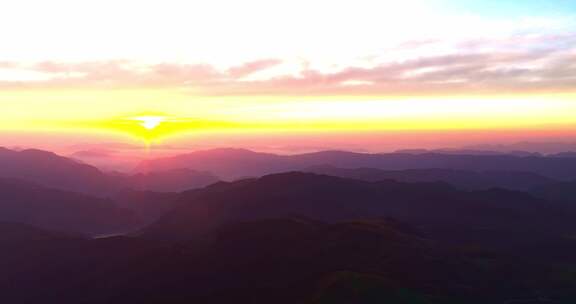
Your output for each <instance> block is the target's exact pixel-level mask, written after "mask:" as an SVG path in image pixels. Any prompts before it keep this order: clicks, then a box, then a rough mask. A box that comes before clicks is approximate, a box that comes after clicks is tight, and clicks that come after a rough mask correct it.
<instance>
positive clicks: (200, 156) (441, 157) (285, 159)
mask: <svg viewBox="0 0 576 304" xmlns="http://www.w3.org/2000/svg"><path fill="white" fill-rule="evenodd" d="M320 165H330V166H335V167H341V168H377V169H385V170H407V169H429V168H437V169H453V170H469V171H519V172H533V173H536V174H540V175H543V176H546V177H548V178H553V179H574V178H576V159H573V158H559V157H543V156H514V155H458V154H456V155H453V154H443V153H426V154H407V153H388V154H368V153H354V152H343V151H323V152H316V153H307V154H299V155H275V154H269V153H257V152H252V151H249V150H239V149H215V150H206V151H197V152H192V153H188V154H183V155H179V156H174V157H167V158H160V159H155V160H150V161H146V162H143V163H142V164H141V165H140V166H139V167H138V170H139V171H141V172H148V171H163V170H171V169H177V168H190V169H194V170H201V171H209V172H213V173H214V174H216V175H217V176H220V177H223V178H228V179H235V178H238V177H242V176H262V175H266V174H271V173H279V172H286V171H294V170H303V169H305V168H308V167H312V166H320Z"/></svg>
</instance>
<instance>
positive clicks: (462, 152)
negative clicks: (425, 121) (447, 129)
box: [394, 149, 542, 156]
mask: <svg viewBox="0 0 576 304" xmlns="http://www.w3.org/2000/svg"><path fill="white" fill-rule="evenodd" d="M394 153H407V154H429V153H435V154H454V155H512V156H542V155H541V154H540V153H537V152H527V151H514V150H512V151H492V150H475V149H432V150H427V149H403V150H397V151H394Z"/></svg>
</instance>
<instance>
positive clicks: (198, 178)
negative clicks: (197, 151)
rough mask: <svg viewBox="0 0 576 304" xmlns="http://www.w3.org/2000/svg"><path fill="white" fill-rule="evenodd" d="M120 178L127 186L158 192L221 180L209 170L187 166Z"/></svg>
mask: <svg viewBox="0 0 576 304" xmlns="http://www.w3.org/2000/svg"><path fill="white" fill-rule="evenodd" d="M119 179H120V181H119V183H120V184H123V186H124V187H125V188H130V189H133V190H147V191H156V192H180V191H184V190H190V189H194V188H201V187H205V186H208V185H210V184H213V183H216V182H218V181H219V179H218V178H217V177H216V176H214V175H212V174H211V173H209V172H201V171H194V170H190V169H185V168H181V169H173V170H166V171H153V172H145V173H137V174H134V175H125V176H121V177H119Z"/></svg>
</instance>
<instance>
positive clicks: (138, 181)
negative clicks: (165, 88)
mask: <svg viewBox="0 0 576 304" xmlns="http://www.w3.org/2000/svg"><path fill="white" fill-rule="evenodd" d="M0 167H1V168H2V170H0V177H4V178H15V179H22V180H27V181H31V182H34V183H37V184H39V185H42V186H46V187H49V188H55V189H61V190H69V191H74V192H82V193H87V194H92V195H97V196H108V195H113V194H114V193H116V192H118V191H120V190H123V189H134V190H150V191H160V192H162V191H165V192H170V191H174V192H177V191H183V190H188V189H194V188H199V187H204V186H206V185H209V184H212V183H214V182H217V181H218V178H217V177H215V176H214V175H212V174H210V173H208V172H199V171H194V170H190V169H176V170H166V171H158V172H151V173H139V174H135V175H127V174H107V173H103V172H102V171H100V170H99V169H97V168H95V167H93V166H90V165H86V164H82V163H80V162H78V161H75V160H73V159H70V158H66V157H62V156H59V155H56V154H54V153H51V152H47V151H41V150H23V151H13V150H8V149H4V148H1V149H0Z"/></svg>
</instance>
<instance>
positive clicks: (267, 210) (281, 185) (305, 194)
mask: <svg viewBox="0 0 576 304" xmlns="http://www.w3.org/2000/svg"><path fill="white" fill-rule="evenodd" d="M180 200H181V203H180V204H179V205H178V206H177V207H176V208H175V209H174V210H173V211H172V212H170V213H168V214H167V215H165V216H164V217H162V218H161V219H160V220H159V221H158V222H156V223H154V224H153V225H151V226H150V227H148V228H147V229H145V230H144V231H143V234H142V235H143V236H145V237H148V238H155V239H205V238H210V234H211V233H212V232H213V230H214V229H215V228H216V227H218V226H220V225H222V224H225V223H227V222H234V221H239V220H252V219H261V218H269V217H285V216H292V215H299V216H305V217H308V218H311V219H315V220H321V221H327V222H334V221H339V220H346V219H352V218H358V217H374V216H387V217H396V218H399V219H402V220H404V221H408V222H410V223H414V224H418V225H429V226H437V225H442V226H445V225H449V226H452V227H460V228H463V227H470V228H474V227H483V229H492V230H494V231H496V230H499V229H500V230H501V229H505V230H512V231H521V232H522V233H525V234H529V233H531V232H533V231H538V230H548V229H556V228H559V227H560V226H562V225H565V224H566V221H567V219H565V218H564V217H563V213H562V212H560V211H559V210H557V209H555V207H554V206H553V205H551V204H548V203H547V202H545V201H543V200H540V199H536V198H534V197H531V196H529V195H528V194H525V193H522V192H514V191H507V190H497V189H493V190H486V191H473V192H466V191H459V190H456V189H454V188H452V187H450V186H449V185H447V184H444V183H414V184H412V183H401V182H396V181H391V180H388V181H380V182H365V181H360V180H352V179H343V178H338V177H332V176H325V175H317V174H310V173H298V172H294V173H284V174H275V175H268V176H265V177H262V178H259V179H255V180H245V181H239V182H233V183H218V184H214V185H212V186H209V187H207V188H204V189H199V190H194V191H189V192H186V193H184V194H183V195H182V197H181V198H180ZM488 227H490V228H488ZM562 227H563V226H562Z"/></svg>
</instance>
